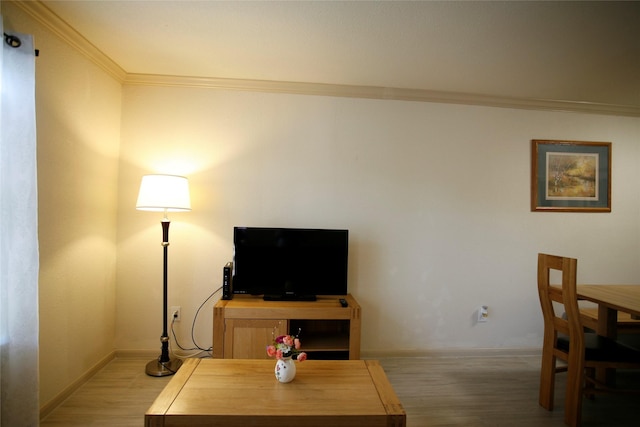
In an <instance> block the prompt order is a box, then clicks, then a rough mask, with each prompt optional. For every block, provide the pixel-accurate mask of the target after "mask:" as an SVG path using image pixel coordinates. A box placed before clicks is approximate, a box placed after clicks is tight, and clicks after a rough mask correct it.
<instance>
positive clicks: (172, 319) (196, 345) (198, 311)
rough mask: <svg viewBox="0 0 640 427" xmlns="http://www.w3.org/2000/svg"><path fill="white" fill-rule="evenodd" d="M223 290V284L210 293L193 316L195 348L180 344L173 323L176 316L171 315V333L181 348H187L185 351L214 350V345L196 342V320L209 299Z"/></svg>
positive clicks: (192, 334) (192, 338) (192, 329)
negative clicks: (204, 345)
mask: <svg viewBox="0 0 640 427" xmlns="http://www.w3.org/2000/svg"><path fill="white" fill-rule="evenodd" d="M221 290H222V286H221V287H219V288H218V289H216V290H215V291H213V292H212V293H211V295H209V296H208V297H207V298H206V299H205V300H204V301H203V302H202V304H200V307H198V310H196V314H195V316H193V323H192V324H191V341H192V342H193V345H195V347H193V348H184V347H182V345H180V343H179V342H178V337H177V336H176V331H175V330H174V329H173V323H174V322H175V318H173V316H172V317H171V334H172V335H173V339H174V341H175V342H176V345H177V346H178V348H180V350H185V351H194V350H200V351H206V352H210V351H212V350H213V346H211V347H209V348H207V349H205V348H202V347H200V346H199V345H198V343H197V342H196V339H195V335H194V331H195V327H196V321H197V319H198V314H199V313H200V310H202V307H204V305H205V304H206V303H207V301H209V300H210V299H211V298H212V297H213V296H214V295H215V294H217V293H218V292H220V291H221Z"/></svg>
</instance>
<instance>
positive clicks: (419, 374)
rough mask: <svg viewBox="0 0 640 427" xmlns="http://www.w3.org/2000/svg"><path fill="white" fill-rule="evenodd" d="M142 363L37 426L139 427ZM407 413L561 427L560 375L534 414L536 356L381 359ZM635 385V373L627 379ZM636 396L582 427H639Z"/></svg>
mask: <svg viewBox="0 0 640 427" xmlns="http://www.w3.org/2000/svg"><path fill="white" fill-rule="evenodd" d="M147 362H148V360H146V359H134V358H132V359H128V358H127V359H115V360H114V361H112V362H111V363H109V365H107V366H106V367H105V368H104V369H102V370H101V371H100V372H99V373H98V374H96V375H95V376H94V377H93V378H91V380H89V381H88V382H87V383H86V384H85V385H84V386H82V387H81V388H80V389H79V390H78V391H77V392H76V393H74V394H73V395H72V396H71V397H70V398H69V399H67V400H66V401H65V402H64V403H63V404H62V405H61V406H60V407H58V408H56V409H55V410H54V411H53V412H52V413H51V414H50V415H49V416H48V417H47V418H46V419H45V420H43V421H42V422H41V426H47V427H48V426H118V427H120V426H136V427H140V426H143V425H144V413H145V411H146V410H147V408H148V407H149V406H150V405H151V403H152V402H153V400H154V399H155V397H156V396H157V395H158V393H160V391H161V390H162V389H163V388H164V386H165V385H166V384H167V382H168V381H169V380H170V379H171V377H164V378H155V377H149V376H147V375H146V374H145V373H144V367H145V365H146V363H147ZM380 362H381V364H382V366H383V367H384V369H385V371H386V373H387V376H388V378H389V381H390V382H391V384H392V385H393V387H394V389H395V391H396V394H397V395H398V397H399V398H400V400H401V402H402V404H403V406H404V409H405V411H406V413H407V426H408V427H418V426H505V427H507V426H509V427H511V426H525V427H526V426H532V427H533V426H558V427H560V426H564V423H563V401H564V399H563V390H564V384H565V383H564V376H565V374H558V381H557V384H556V409H555V410H554V411H553V412H547V411H546V410H544V409H542V408H541V407H539V406H538V376H539V368H540V358H539V357H538V356H513V357H511V356H491V357H486V356H482V357H411V358H382V359H380ZM625 375H626V378H627V380H629V381H633V382H634V383H638V382H640V372H637V371H633V372H626V373H625ZM639 404H640V396H639V395H626V396H620V395H616V396H613V395H599V396H597V397H596V399H595V400H592V401H591V400H585V402H584V406H583V426H584V427H591V426H618V427H626V426H634V427H635V426H638V425H640V411H638V405H639Z"/></svg>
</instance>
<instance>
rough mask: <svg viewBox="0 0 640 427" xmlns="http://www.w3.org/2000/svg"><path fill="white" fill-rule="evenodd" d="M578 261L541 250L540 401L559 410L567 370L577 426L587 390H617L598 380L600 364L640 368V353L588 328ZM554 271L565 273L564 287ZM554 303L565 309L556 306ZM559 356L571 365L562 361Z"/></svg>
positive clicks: (568, 401) (569, 419) (570, 419)
mask: <svg viewBox="0 0 640 427" xmlns="http://www.w3.org/2000/svg"><path fill="white" fill-rule="evenodd" d="M577 264H578V261H577V260H576V259H574V258H566V257H560V256H554V255H547V254H538V295H539V297H540V305H541V307H542V315H543V318H544V339H543V345H542V365H541V369H540V394H539V403H540V405H541V406H542V407H543V408H545V409H547V410H549V411H551V410H553V398H554V388H555V374H556V372H561V371H566V372H567V388H566V395H565V413H564V421H565V424H567V425H569V426H572V427H575V426H579V425H580V423H581V415H582V399H583V396H584V394H585V393H587V394H589V395H592V394H594V393H598V392H604V391H614V390H612V389H611V388H610V387H608V386H607V385H605V384H603V383H601V382H599V381H597V380H596V378H595V369H596V368H616V369H624V368H640V352H638V351H636V350H634V349H632V348H630V347H627V346H625V345H622V344H620V343H618V342H616V341H614V340H610V339H608V338H605V337H602V336H599V335H597V334H595V333H588V332H585V331H584V325H583V323H582V317H581V315H580V309H579V307H578V297H577V290H576V273H577ZM552 270H557V271H558V272H559V273H560V274H561V275H562V280H561V286H552V285H551V284H550V277H551V271H552ZM554 302H555V303H556V304H557V305H558V304H559V305H562V306H563V307H562V309H561V308H560V307H557V308H558V309H557V310H556V307H554ZM563 313H564V316H563ZM557 359H560V360H562V361H564V362H565V364H566V366H564V367H558V366H556V362H557Z"/></svg>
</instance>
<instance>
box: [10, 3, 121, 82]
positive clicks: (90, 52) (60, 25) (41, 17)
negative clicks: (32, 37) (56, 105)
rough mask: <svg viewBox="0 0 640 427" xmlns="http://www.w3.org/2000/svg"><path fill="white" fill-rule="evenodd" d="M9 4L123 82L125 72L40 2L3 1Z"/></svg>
mask: <svg viewBox="0 0 640 427" xmlns="http://www.w3.org/2000/svg"><path fill="white" fill-rule="evenodd" d="M3 1H6V2H8V3H11V4H13V5H15V6H16V7H18V8H19V9H21V10H22V11H24V12H25V13H27V14H28V15H29V16H30V17H32V18H33V19H34V20H36V21H37V22H38V23H40V24H42V26H44V27H45V28H47V29H48V30H49V31H51V32H52V33H54V34H55V35H56V36H58V37H59V38H60V39H62V40H63V41H64V42H66V43H68V44H69V45H71V47H73V48H75V49H76V50H77V51H79V52H80V53H81V54H82V55H83V56H85V57H86V58H87V59H89V60H90V61H91V62H93V63H94V64H96V65H97V66H98V67H100V68H101V69H102V70H103V71H105V72H106V73H107V74H109V75H110V76H111V77H113V78H114V79H115V80H117V81H118V82H120V83H121V84H122V82H123V81H124V79H125V77H126V75H127V72H126V71H125V70H123V69H122V67H120V66H119V65H118V64H116V63H115V62H114V61H113V60H112V59H111V58H109V57H108V56H107V55H105V54H104V53H103V52H102V51H101V50H100V49H98V48H97V47H96V46H94V45H93V44H91V42H90V41H89V40H87V39H86V38H84V36H82V34H80V33H79V32H77V31H76V30H75V29H73V27H71V26H70V25H69V24H67V22H66V21H64V20H63V19H62V18H60V17H59V16H58V15H56V14H55V13H53V11H52V10H51V9H49V8H48V7H47V6H46V5H45V4H44V3H43V2H42V1H17V0H3Z"/></svg>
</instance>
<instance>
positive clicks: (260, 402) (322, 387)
mask: <svg viewBox="0 0 640 427" xmlns="http://www.w3.org/2000/svg"><path fill="white" fill-rule="evenodd" d="M274 366H275V361H274V360H246V359H187V360H186V361H185V362H184V364H183V365H182V367H181V368H180V370H179V371H178V372H177V373H176V374H175V376H174V377H173V378H172V379H171V381H170V382H169V384H167V386H166V387H165V389H164V390H163V391H162V393H160V395H159V396H158V397H157V399H156V400H155V402H154V403H153V405H151V407H150V408H149V410H148V411H147V413H146V414H145V425H146V426H147V427H159V426H163V427H173V426H175V427H179V426H180V427H181V426H205V425H206V426H226V427H235V426H238V427H239V426H243V427H244V426H248V425H251V426H256V427H262V426H269V427H273V426H283V427H286V426H305V427H315V426H317V427H326V426H332V427H342V426H345V427H346V426H349V427H351V426H369V427H376V426H384V427H390V426H391V427H404V426H405V425H406V414H405V412H404V409H403V407H402V404H401V403H400V401H399V400H398V397H397V396H396V394H395V392H394V390H393V388H392V387H391V384H389V381H388V379H387V376H386V375H385V373H384V370H383V369H382V366H380V363H379V362H378V361H376V360H332V361H323V360H307V361H305V362H302V363H297V364H296V367H297V375H296V378H295V379H294V380H293V381H292V382H290V383H288V384H282V383H279V382H278V381H277V380H276V378H275V376H274V373H273V369H274Z"/></svg>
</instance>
